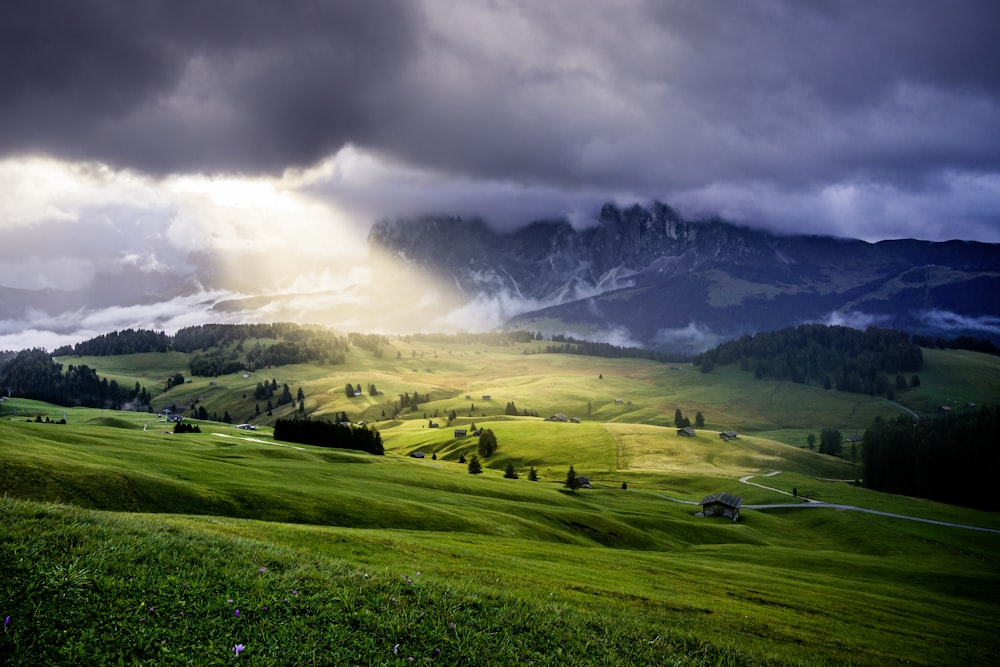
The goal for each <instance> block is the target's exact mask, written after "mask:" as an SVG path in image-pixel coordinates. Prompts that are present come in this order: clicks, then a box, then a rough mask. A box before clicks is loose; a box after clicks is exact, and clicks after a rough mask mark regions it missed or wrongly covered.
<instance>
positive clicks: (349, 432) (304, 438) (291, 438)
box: [274, 419, 385, 455]
mask: <svg viewBox="0 0 1000 667" xmlns="http://www.w3.org/2000/svg"><path fill="white" fill-rule="evenodd" d="M274 439H275V440H281V441H284V442H298V443H302V444H306V445H317V446H319V447H332V448H335V449H351V450H355V451H361V452H368V453H369V454H378V455H382V454H384V453H385V448H384V447H383V445H382V435H381V434H380V433H379V432H378V430H377V429H374V428H368V427H365V426H354V425H352V424H347V423H336V424H331V423H330V422H327V421H312V420H308V419H279V420H277V421H276V422H275V423H274Z"/></svg>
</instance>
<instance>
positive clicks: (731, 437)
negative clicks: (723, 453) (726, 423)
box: [719, 431, 740, 442]
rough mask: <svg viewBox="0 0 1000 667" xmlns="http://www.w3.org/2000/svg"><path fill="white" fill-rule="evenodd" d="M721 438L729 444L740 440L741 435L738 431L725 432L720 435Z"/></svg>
mask: <svg viewBox="0 0 1000 667" xmlns="http://www.w3.org/2000/svg"><path fill="white" fill-rule="evenodd" d="M719 437H720V438H722V439H723V440H724V441H726V442H729V441H730V440H736V439H737V438H739V437H740V434H739V433H737V432H736V431H723V432H722V433H720V434H719Z"/></svg>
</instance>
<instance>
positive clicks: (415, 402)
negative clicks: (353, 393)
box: [359, 385, 431, 414]
mask: <svg viewBox="0 0 1000 667" xmlns="http://www.w3.org/2000/svg"><path fill="white" fill-rule="evenodd" d="M359 386H360V385H359ZM430 400H431V395H430V394H421V393H420V392H417V391H415V392H413V395H412V396H411V395H410V394H409V393H402V394H400V395H399V402H398V403H393V409H394V412H395V413H396V414H399V413H400V412H403V411H404V410H416V409H417V407H418V406H419V405H420V404H421V403H428V402H430Z"/></svg>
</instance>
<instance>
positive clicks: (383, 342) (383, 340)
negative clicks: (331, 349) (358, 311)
mask: <svg viewBox="0 0 1000 667" xmlns="http://www.w3.org/2000/svg"><path fill="white" fill-rule="evenodd" d="M347 342H349V343H350V344H351V345H353V346H354V347H358V348H361V349H362V350H368V351H369V352H371V353H372V354H373V355H375V358H376V359H381V358H382V354H383V353H382V348H383V347H385V346H387V345H388V344H389V339H388V338H387V337H386V336H383V335H381V334H360V333H351V334H347Z"/></svg>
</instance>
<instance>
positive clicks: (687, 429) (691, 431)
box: [677, 426, 697, 438]
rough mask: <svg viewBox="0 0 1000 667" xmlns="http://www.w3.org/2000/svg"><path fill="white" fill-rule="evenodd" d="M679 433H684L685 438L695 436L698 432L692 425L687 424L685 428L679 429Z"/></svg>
mask: <svg viewBox="0 0 1000 667" xmlns="http://www.w3.org/2000/svg"><path fill="white" fill-rule="evenodd" d="M677 435H682V436H684V437H685V438H693V437H694V436H695V435H697V433H695V430H694V429H693V428H691V427H690V426H685V427H684V428H679V429H677Z"/></svg>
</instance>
